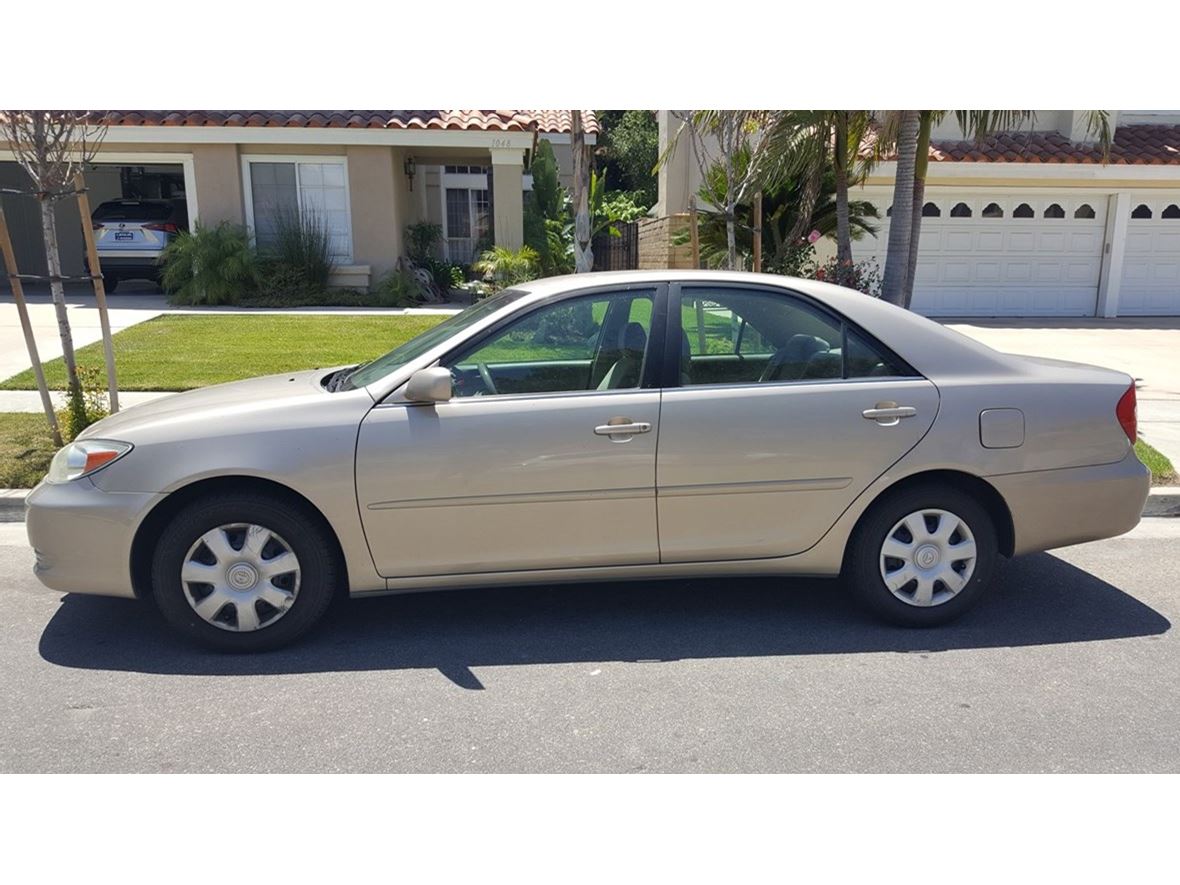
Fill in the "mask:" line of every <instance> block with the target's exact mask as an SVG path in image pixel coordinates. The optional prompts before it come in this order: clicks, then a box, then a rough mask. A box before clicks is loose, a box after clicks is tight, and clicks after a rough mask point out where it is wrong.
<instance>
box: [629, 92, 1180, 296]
mask: <svg viewBox="0 0 1180 885" xmlns="http://www.w3.org/2000/svg"><path fill="white" fill-rule="evenodd" d="M670 114H671V112H669V111H660V112H658V115H659V124H660V139H661V150H663V149H664V147H665V145H666V144H667V141H668V138H669V134H670V133H674V132H675V130H676V128H677V127H678V125H679V124H678V122H677V121H676V119H675V118H674V117H671V116H670ZM1109 114H1110V118H1111V124H1112V126H1113V128H1114V142H1113V146H1112V147H1111V149H1110V154H1109V157H1108V159H1107V160H1106V162H1103V156H1102V152H1101V151H1100V150H1099V149H1098V148H1097V147H1096V146H1095V145H1094V144H1093V142H1092V141H1088V140H1087V134H1086V132H1085V127H1084V123H1083V121H1082V114H1081V113H1080V112H1075V111H1037V112H1036V120H1035V123H1034V124H1033V125H1032V126H1031V127H1029V126H1027V125H1026V126H1025V127H1024V128H1023V129H1022V130H1020V131H1017V132H1010V133H1003V134H1000V135H997V136H996V137H993V138H989V139H987V140H986V141H984V142H983V143H982V144H977V143H975V142H974V141H964V140H963V136H962V133H961V132H960V130H959V128H958V125H957V123H956V122H955V120H954V116H953V115H948V118H947V119H946V120H945V121H944V122H943V123H942V124H940V125H939V126H937V127H936V128H935V130H934V131H933V132H932V137H931V145H930V165H929V171H928V174H927V179H926V200H925V204H924V207H923V215H924V218H923V220H922V233H921V241H920V247H919V262H918V271H917V277H916V279H915V283H914V301H913V308H914V310H916V311H918V312H920V313H924V314H927V315H931V316H1101V317H1115V316H1177V315H1180V111H1110V112H1109ZM690 154H691V151H686V150H677V151H676V152H675V153H674V155H673V156H672V158H671V161H670V162H669V163H668V164H667V166H666V167H665V168H664V169H663V170H661V172H660V180H659V184H660V202H659V204H658V205H657V207H656V212H655V214H656V215H657V216H660V217H662V218H676V217H678V213H683V212H685V211H687V208H688V199H689V196H690V195H691V194H692V193H694V192H695V191H696V189H697V188H698V187H699V185H700V180H699V179H700V174H699V172H698V170H697V166H696V163H695V162H694V160H693V159H692V157H691V155H690ZM895 172H896V164H895V163H893V162H886V163H882V164H880V165H878V166H877V167H876V168H875V169H873V171H872V173H871V174H870V175H869V177H868V178H867V179H866V181H865V182H864V185H863V186H862V187H861V188H859V189H858V192H856V193H855V194H854V196H855V198H856V199H862V200H867V201H869V202H871V203H873V204H874V205H875V206H876V207H877V208H878V210H879V212H880V215H881V218H882V223H881V225H880V230H878V232H877V235H876V237H865V238H863V239H861V240H859V241H856V242H854V243H853V254H854V257H855V258H857V259H858V260H861V259H870V258H871V259H875V260H876V261H877V263H878V264H879V265H880V266H881V267H882V268H883V267H884V263H885V252H886V244H887V242H888V238H889V224H888V213H889V212H890V209H891V207H890V203H891V201H892V196H893V179H894V174H895ZM653 224H654V223H653ZM642 236H643V233H642V232H641V237H642ZM831 248H832V251H834V246H833V247H831ZM640 260H641V262H642V261H643V260H644V256H643V255H642V253H641V259H640ZM672 260H673V261H677V260H683V258H682V256H681V255H680V254H679V253H676V254H674V255H673V257H672Z"/></svg>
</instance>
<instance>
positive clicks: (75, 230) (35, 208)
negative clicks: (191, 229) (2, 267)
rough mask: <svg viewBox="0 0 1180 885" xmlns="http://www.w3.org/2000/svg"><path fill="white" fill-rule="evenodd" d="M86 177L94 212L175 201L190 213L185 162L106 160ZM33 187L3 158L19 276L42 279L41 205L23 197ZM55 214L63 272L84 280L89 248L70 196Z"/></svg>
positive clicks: (0, 168) (0, 171)
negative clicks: (136, 202) (122, 203)
mask: <svg viewBox="0 0 1180 885" xmlns="http://www.w3.org/2000/svg"><path fill="white" fill-rule="evenodd" d="M120 159H122V158H120ZM164 159H167V158H164ZM85 175H86V186H87V188H88V190H89V197H90V206H91V209H92V210H94V209H97V208H98V207H99V206H100V205H102V203H104V202H106V201H109V200H120V199H143V200H164V201H168V202H173V203H176V204H178V205H180V206H181V207H182V208H183V210H184V215H185V216H186V217H187V216H188V214H190V213H189V212H188V211H187V210H188V208H189V205H190V201H189V196H190V193H191V188H190V187H189V186H188V183H189V175H188V174H186V171H185V164H183V163H181V162H161V161H160V160H159V158H156V157H152V158H150V161H148V160H145V161H142V162H126V161H123V162H112V161H107V160H106V159H105V158H104V159H103V161H101V162H95V163H90V164H88V165H87V167H86V170H85ZM30 189H31V184H30V182H29V178H28V176H27V175H26V174H25V171H24V170H23V169H22V168H21V167H20V166H19V165H18V164H17V163H16V162H15V161H12V160H6V159H0V199H2V200H3V206H4V215H5V217H6V218H7V220H8V227H9V231H10V233H11V236H12V245H13V250H14V251H15V253H16V260H17V264H18V267H19V270H20V273H22V274H38V275H44V274H45V273H46V272H47V270H46V261H45V248H44V238H43V236H42V232H41V210H40V206H39V205H38V203H37V201H36V200H35V199H34V198H32V197H31V196H25V195H24V194H23V192H27V191H29V190H30ZM14 191H19V192H22V193H13V192H14ZM54 211H55V215H56V220H57V237H58V244H59V247H60V250H61V262H62V273H63V274H65V275H66V276H80V275H82V274H84V273H85V266H84V255H85V246H84V244H83V241H82V227H81V222H80V219H79V218H78V204H77V202H76V201H75V200H73V199H70V198H66V199H62V200H59V201H58V202H57V204H56V206H55V207H54ZM4 285H5V286H7V283H5V284H4Z"/></svg>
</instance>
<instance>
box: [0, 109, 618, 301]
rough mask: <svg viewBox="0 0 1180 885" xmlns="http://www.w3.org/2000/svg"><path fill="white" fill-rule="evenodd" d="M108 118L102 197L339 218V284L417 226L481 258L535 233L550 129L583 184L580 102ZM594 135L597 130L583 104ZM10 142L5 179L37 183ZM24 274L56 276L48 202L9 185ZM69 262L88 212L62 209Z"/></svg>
mask: <svg viewBox="0 0 1180 885" xmlns="http://www.w3.org/2000/svg"><path fill="white" fill-rule="evenodd" d="M88 114H89V118H90V120H91V121H92V122H93V123H94V124H96V125H103V126H105V127H106V131H105V136H104V138H103V141H102V146H101V149H100V150H99V152H98V154H97V155H96V157H95V160H94V164H93V165H92V166H91V167H90V168H89V169H88V170H87V173H86V180H87V186H88V188H89V189H90V192H91V193H90V202H91V205H92V206H94V205H98V203H100V202H102V201H103V200H107V199H116V198H119V197H124V196H142V197H159V198H166V199H173V200H184V202H185V204H186V206H187V209H188V218H189V222H190V225H191V223H192V222H193V221H195V220H200V221H201V222H203V223H205V224H216V223H217V222H220V221H229V222H233V223H235V224H243V225H245V226H247V227H248V228H249V229H250V230H251V231H253V232H258V231H265V230H266V228H267V226H268V224H270V223H271V216H273V215H274V213H275V212H276V211H277V207H285V206H298V207H300V208H304V207H307V208H312V209H315V210H316V211H317V212H319V213H320V214H321V215H322V216H323V218H324V219H325V221H326V223H327V226H328V228H329V231H330V233H331V235H332V243H333V248H334V250H335V258H336V262H337V270H336V277H335V280H334V282H336V283H337V284H340V285H348V286H354V287H357V288H366V287H368V286H370V285H372V284H373V283H375V282H376V281H377V280H379V279H380V278H381V277H382V276H383V275H384V274H385V273H387V272H388V271H389V270H390V269H391V268H392V267H393V265H394V263H395V262H396V260H397V259H398V257H399V256H401V255H403V254H404V251H405V249H404V243H403V240H404V234H405V228H406V225H408V224H413V223H415V222H419V221H428V222H432V223H435V224H439V225H441V226H442V227H443V231H444V245H443V249H444V252H445V257H448V258H450V259H452V260H455V261H460V262H469V261H471V260H472V258H473V256H474V252H475V248H476V244H477V243H478V242H479V240H480V238H481V237H483V236H484V234H485V233H486V234H490V235H491V236H492V238H493V241H494V242H495V243H498V244H503V245H505V246H509V247H517V246H519V245H521V242H522V230H523V217H522V200H523V193H524V192H525V191H526V190H527V189H528V188H529V187H530V186H531V181H530V179H529V176H528V175H527V174H526V170H527V168H528V166H529V162H530V158H531V155H532V152H533V150H534V149H535V145H536V139H538V138H544V139H546V140H548V141H550V142H551V143H552V144H553V148H554V153H555V155H556V157H557V160H558V165H559V170H560V174H561V175H562V176H563V177H564V178H565V183H566V184H567V185H568V184H569V178H570V175H571V174H572V157H571V154H570V147H569V142H570V125H571V120H570V112H569V111H561V110H556V111H554V110H386V111H378V110H367V111H356V110H353V111H311V110H302V111H299V110H296V111H232V110H231V111H167V110H164V111H90V112H88ZM583 121H584V125H585V129H586V131H587V141H588V142H589V143H590V144H593V143H594V142H595V140H596V138H597V132H598V124H597V121H596V120H595V118H594V114H593V112H592V111H583ZM8 147H9V146H8V145H7V144H5V143H4V142H3V141H0V188H12V189H22V188H27V186H28V180H27V178H26V177H25V175H24V172H23V170H21V169H20V167H19V166H17V164H16V163H15V162H14V156H13V154H12V152H11V150H9V149H8ZM3 200H4V210H5V214H6V215H7V217H8V221H9V226H10V228H11V230H12V237H13V242H14V247H15V249H16V252H17V260H18V262H19V263H20V267H21V271H22V272H26V273H44V272H45V258H44V252H43V249H42V246H41V243H42V239H41V231H40V224H39V221H38V215H37V212H38V210H37V207H36V205H35V203H34V201H32V200H31V199H28V198H25V197H19V196H15V195H11V194H9V195H5V196H4V197H3ZM58 230H59V238H60V240H61V251H62V259H63V272H64V273H66V274H81V273H82V269H83V268H82V252H83V248H82V240H81V228H80V220H79V218H78V214H77V208H76V205H75V204H74V202H73V201H72V200H66V201H62V203H61V204H60V205H59V208H58Z"/></svg>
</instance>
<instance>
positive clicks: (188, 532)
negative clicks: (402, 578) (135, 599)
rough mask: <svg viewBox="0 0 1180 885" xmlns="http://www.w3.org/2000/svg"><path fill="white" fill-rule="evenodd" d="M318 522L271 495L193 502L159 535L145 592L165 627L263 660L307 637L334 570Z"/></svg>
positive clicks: (325, 598) (325, 605)
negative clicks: (149, 588)
mask: <svg viewBox="0 0 1180 885" xmlns="http://www.w3.org/2000/svg"><path fill="white" fill-rule="evenodd" d="M321 522H322V520H320V519H319V518H318V515H316V514H313V513H310V512H307V510H306V508H305V507H302V506H299V505H298V504H297V503H296V502H294V501H287V500H283V499H281V498H279V497H277V496H275V497H272V496H270V495H264V494H257V493H240V494H236V495H219V496H218V497H216V498H209V499H205V500H198V501H196V502H194V503H192V504H190V505H189V506H187V507H185V508H184V509H183V510H181V511H180V512H179V513H178V514H177V515H176V516H175V517H174V518H173V520H172V522H171V523H169V524H168V527H167V528H166V529H165V530H164V531H163V532H162V533H161V535H160V539H159V541H158V543H157V545H156V550H155V554H154V557H153V560H152V589H153V593H154V595H155V599H156V602H157V604H158V605H159V607H160V610H161V612H163V614H164V617H165V618H166V619H167V621H168V622H169V623H170V624H171V625H172V626H173V627H175V628H176V629H177V630H179V631H180V632H181V633H183V634H184V635H185V636H187V637H189V638H190V639H193V640H195V641H197V642H199V643H201V644H203V645H207V646H210V647H212V648H217V649H220V650H223V651H239V652H251V651H265V650H268V649H273V648H278V647H280V646H283V645H286V644H288V643H290V642H293V641H294V640H296V639H298V638H299V637H300V636H302V635H303V634H305V633H306V632H307V631H308V630H310V629H311V628H312V627H313V626H314V625H315V624H316V622H317V621H319V620H320V618H321V617H322V616H323V614H324V612H325V611H326V610H327V608H328V604H329V603H330V602H331V600H332V595H333V591H334V588H335V586H336V581H337V573H338V567H337V564H336V558H335V556H334V548H333V545H332V544H331V541H330V539H329V537H328V536H327V532H326V530H325V528H324V527H323V526H322V525H320V523H321Z"/></svg>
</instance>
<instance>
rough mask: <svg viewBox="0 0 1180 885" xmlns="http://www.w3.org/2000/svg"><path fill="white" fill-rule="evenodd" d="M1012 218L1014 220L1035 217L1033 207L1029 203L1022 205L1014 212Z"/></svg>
mask: <svg viewBox="0 0 1180 885" xmlns="http://www.w3.org/2000/svg"><path fill="white" fill-rule="evenodd" d="M1012 217H1013V218H1032V217H1033V210H1032V206H1030V205H1029V204H1028V203H1021V204H1020V205H1019V206H1017V207H1016V209H1015V210H1014V211H1013V212H1012Z"/></svg>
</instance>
